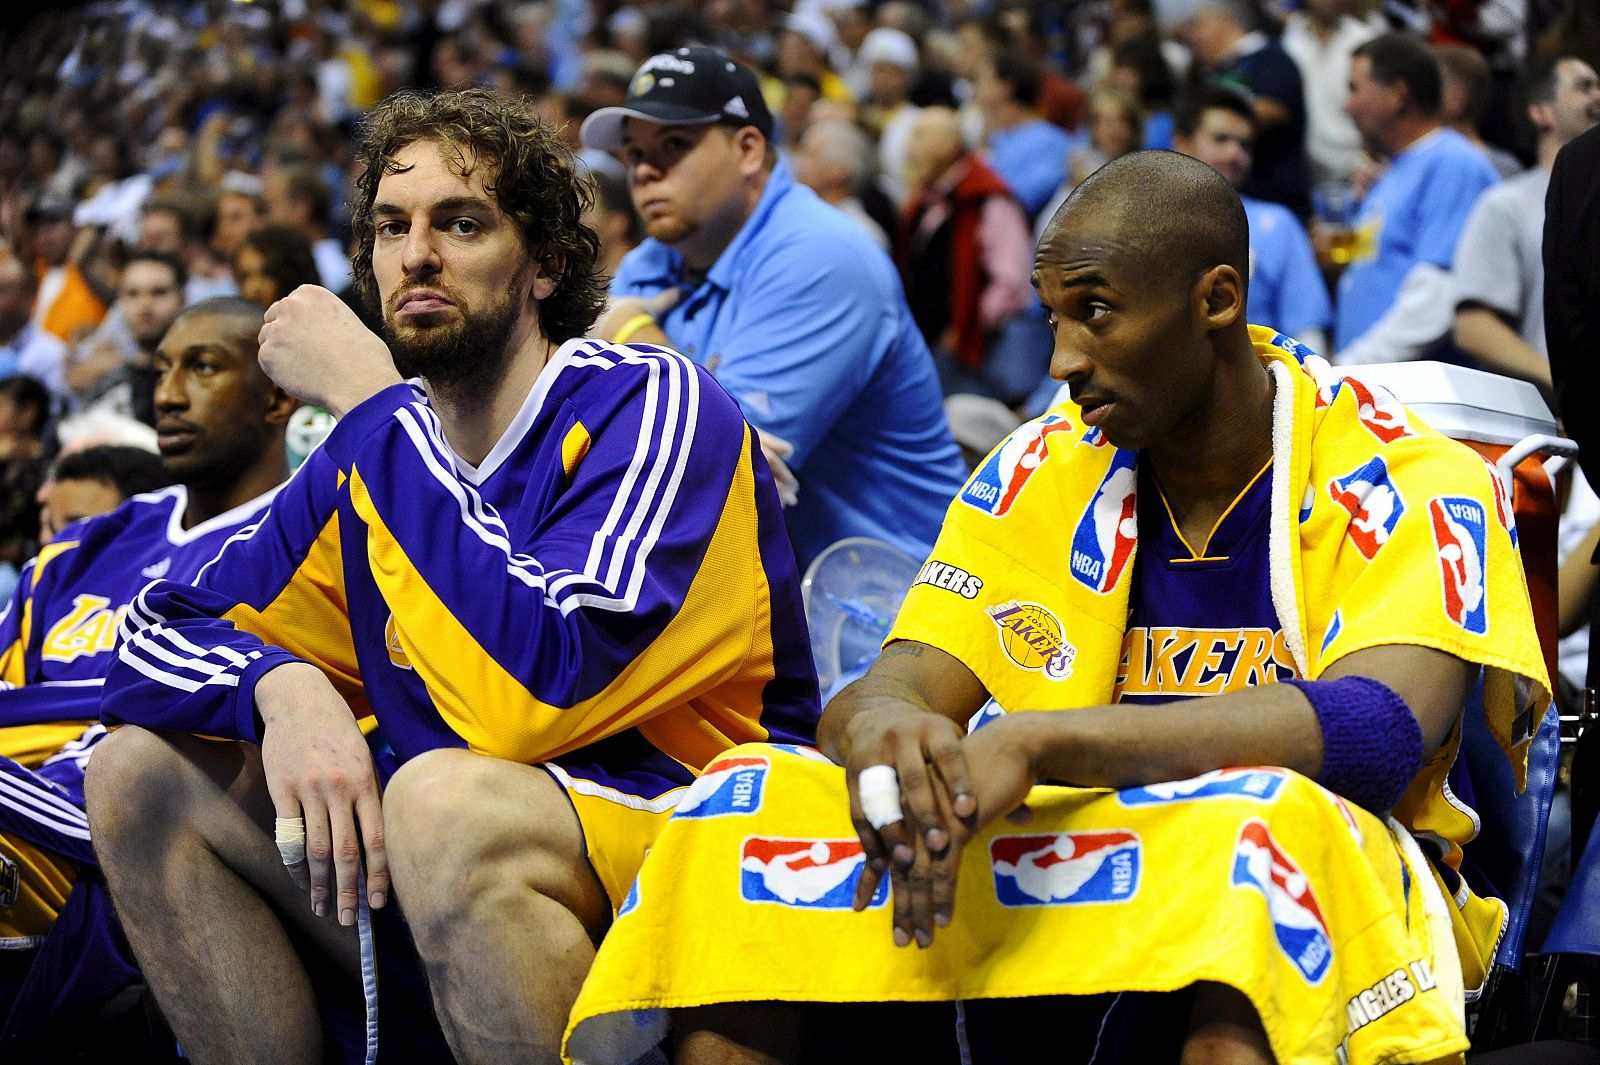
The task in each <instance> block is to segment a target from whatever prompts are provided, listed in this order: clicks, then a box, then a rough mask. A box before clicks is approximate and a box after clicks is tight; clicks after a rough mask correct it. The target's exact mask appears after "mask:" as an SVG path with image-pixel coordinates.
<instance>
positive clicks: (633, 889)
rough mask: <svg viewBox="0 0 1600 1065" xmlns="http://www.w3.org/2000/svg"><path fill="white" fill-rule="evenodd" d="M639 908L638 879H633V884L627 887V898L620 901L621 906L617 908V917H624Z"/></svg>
mask: <svg viewBox="0 0 1600 1065" xmlns="http://www.w3.org/2000/svg"><path fill="white" fill-rule="evenodd" d="M638 908H639V878H638V877H634V878H633V883H632V884H629V885H628V897H627V898H625V899H623V900H622V905H621V906H618V907H617V916H618V917H624V916H626V915H628V914H630V913H632V912H633V911H634V910H637V909H638Z"/></svg>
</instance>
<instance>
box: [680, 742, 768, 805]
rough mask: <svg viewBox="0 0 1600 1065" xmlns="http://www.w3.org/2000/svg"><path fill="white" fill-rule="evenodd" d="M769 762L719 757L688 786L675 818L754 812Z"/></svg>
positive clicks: (745, 758) (748, 758)
mask: <svg viewBox="0 0 1600 1065" xmlns="http://www.w3.org/2000/svg"><path fill="white" fill-rule="evenodd" d="M771 771H772V765H771V763H770V762H768V761H767V760H766V759H765V758H761V757H759V756H754V755H738V756H735V757H732V758H720V759H718V760H717V761H715V762H712V763H711V764H710V765H709V766H707V767H706V771H705V772H704V773H702V774H701V775H700V779H699V780H696V781H695V782H694V783H693V784H691V785H690V786H689V790H688V791H687V792H685V793H684V796H683V798H682V799H679V800H678V808H677V810H676V811H674V813H673V815H672V816H674V817H724V816H726V815H728V814H753V813H755V812H756V811H757V810H759V809H761V795H762V792H763V791H765V789H766V784H767V774H768V773H769V772H771Z"/></svg>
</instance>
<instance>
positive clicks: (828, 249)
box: [611, 162, 965, 566]
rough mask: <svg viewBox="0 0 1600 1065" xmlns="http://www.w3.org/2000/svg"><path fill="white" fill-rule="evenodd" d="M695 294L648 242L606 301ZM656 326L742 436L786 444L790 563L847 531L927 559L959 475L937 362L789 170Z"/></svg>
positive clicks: (865, 245)
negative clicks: (760, 435) (699, 370)
mask: <svg viewBox="0 0 1600 1065" xmlns="http://www.w3.org/2000/svg"><path fill="white" fill-rule="evenodd" d="M691 284H692V283H691V282H690V281H689V280H688V279H687V278H686V277H685V274H684V266H683V258H682V256H680V255H679V254H678V253H677V252H675V251H673V250H672V249H671V248H669V247H667V246H666V245H664V244H662V243H661V242H659V241H657V240H654V239H649V240H646V241H645V242H644V243H642V244H640V245H639V246H638V247H637V248H635V249H634V250H633V251H631V252H629V253H628V255H627V256H626V257H625V258H624V259H623V260H622V264H621V266H620V267H619V268H618V270H617V275H616V277H615V278H614V279H613V280H612V282H611V291H612V293H613V294H614V295H616V296H652V295H654V294H656V293H658V292H660V291H661V290H663V289H665V288H669V287H680V288H684V289H690V288H691ZM661 327H662V329H663V330H665V331H666V334H667V336H668V337H670V338H671V340H672V344H673V346H674V347H675V348H677V349H678V350H679V351H681V352H683V353H684V354H685V355H687V356H689V357H690V358H691V359H693V360H694V361H695V362H697V363H699V364H700V365H702V366H704V367H705V368H706V369H708V370H710V371H711V372H712V374H713V375H715V376H716V378H717V380H718V381H719V382H720V383H721V384H722V386H723V387H724V388H726V389H727V390H728V392H729V393H731V394H732V396H733V398H734V399H736V400H738V402H739V406H740V407H741V408H742V409H743V410H744V414H745V417H746V418H747V419H748V420H749V421H750V423H751V424H752V425H754V426H756V428H758V429H761V430H764V431H766V432H769V433H771V434H772V435H774V436H777V437H780V438H782V439H784V440H787V441H788V442H789V443H791V444H793V445H794V455H793V457H792V458H790V459H789V460H788V461H789V465H790V467H791V468H792V469H793V470H794V471H795V474H796V476H797V477H798V478H799V480H800V501H799V503H798V504H797V505H795V506H792V507H789V508H787V509H785V511H784V520H785V521H786V522H787V524H788V526H789V535H790V538H791V539H792V540H793V542H794V546H795V553H796V555H798V556H799V560H800V565H801V566H805V565H807V564H809V563H810V561H811V560H812V559H813V558H815V557H816V556H817V554H818V553H819V552H821V551H822V549H823V548H825V547H827V546H828V545H829V544H831V543H833V542H834V541H836V540H839V539H842V538H844V537H846V536H872V537H877V538H878V539H881V540H886V541H888V542H889V543H891V544H894V545H895V546H897V547H900V548H903V549H904V550H906V551H908V552H910V553H911V554H913V555H915V556H916V557H917V558H925V557H926V556H927V555H928V553H929V551H931V550H932V548H933V541H934V538H935V537H936V536H937V535H938V532H939V526H940V524H941V522H943V520H944V512H945V509H946V508H947V507H948V506H949V505H950V501H951V499H953V498H954V497H955V494H956V491H957V490H958V489H959V488H960V487H961V483H962V481H963V480H964V479H965V467H964V466H963V464H962V461H961V453H960V450H959V449H958V448H957V447H956V443H955V439H954V438H953V437H952V436H951V435H950V426H949V423H948V422H947V421H946V420H945V415H944V405H943V402H942V399H941V396H940V393H939V381H938V377H937V375H936V374H935V372H934V368H933V359H932V357H931V356H930V355H929V354H928V347H927V344H926V343H924V341H923V339H922V334H921V333H920V332H918V330H917V327H916V323H915V322H914V321H913V320H912V318H911V311H910V309H909V308H908V307H907V306H906V300H905V293H904V291H903V289H902V288H901V285H900V275H899V274H898V273H896V272H895V268H894V265H893V264H892V263H891V262H890V261H889V257H888V256H887V255H885V254H884V252H883V251H882V249H880V248H879V247H878V246H877V245H875V244H873V243H872V240H871V239H870V238H869V237H868V236H867V235H866V234H865V233H864V232H862V230H861V229H860V227H858V226H857V225H856V224H855V223H854V222H852V221H850V219H849V218H848V217H847V216H846V215H844V214H843V213H842V212H840V211H838V210H836V209H835V208H833V207H831V206H829V205H828V204H826V203H823V202H822V201H821V200H820V199H818V198H817V195H816V193H814V192H812V191H811V190H810V189H809V188H806V187H805V186H804V185H799V184H796V183H795V181H794V179H793V178H792V177H791V176H790V173H789V169H788V166H787V164H785V163H783V162H779V163H778V165H777V167H776V168H775V169H774V170H773V171H772V174H771V175H770V176H769V177H768V178H767V185H766V188H765V190H763V192H762V194H761V199H760V201H759V202H758V203H757V204H756V208H755V211H754V212H752V214H751V215H750V217H749V219H748V220H746V222H745V224H744V228H742V229H741V230H739V234H738V235H737V236H736V237H734V239H733V242H732V243H731V244H729V245H728V247H727V248H726V249H725V250H724V251H723V253H722V255H721V256H720V257H719V258H718V259H717V261H716V262H715V263H713V264H712V266H711V269H710V270H709V271H708V272H707V274H706V277H705V280H704V281H702V282H701V283H700V284H699V285H698V286H697V287H693V288H692V291H688V292H687V294H686V295H685V296H684V298H683V299H682V300H680V301H679V302H678V304H677V306H675V307H673V308H672V309H671V310H670V311H668V312H667V314H666V316H665V317H664V318H663V319H662V321H661Z"/></svg>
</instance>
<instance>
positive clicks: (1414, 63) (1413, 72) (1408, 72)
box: [1352, 33, 1444, 115]
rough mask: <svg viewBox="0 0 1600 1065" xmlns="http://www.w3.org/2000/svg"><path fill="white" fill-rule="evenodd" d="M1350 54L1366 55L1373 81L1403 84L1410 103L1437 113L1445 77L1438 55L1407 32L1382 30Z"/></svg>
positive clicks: (1430, 112) (1427, 111)
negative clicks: (1382, 31) (1386, 31)
mask: <svg viewBox="0 0 1600 1065" xmlns="http://www.w3.org/2000/svg"><path fill="white" fill-rule="evenodd" d="M1352 55H1356V56H1366V58H1367V62H1368V63H1370V64H1371V65H1372V80H1373V81H1376V82H1377V83H1378V84H1379V85H1383V86H1390V85H1393V84H1395V83H1396V82H1399V83H1401V84H1403V85H1405V87H1406V95H1408V96H1409V97H1410V98H1411V104H1412V106H1414V107H1415V108H1416V109H1417V110H1419V111H1421V112H1422V113H1423V114H1426V115H1437V114H1438V113H1439V100H1440V98H1441V97H1442V96H1443V95H1444V87H1443V83H1444V76H1443V75H1442V74H1441V73H1440V71H1439V58H1438V56H1436V55H1434V54H1433V49H1432V48H1429V47H1428V46H1427V45H1426V44H1424V43H1423V42H1422V41H1421V40H1419V39H1418V38H1416V37H1413V36H1412V35H1411V34H1409V33H1385V34H1383V35H1382V36H1379V37H1374V38H1373V39H1372V40H1370V41H1368V42H1367V43H1366V44H1363V45H1362V46H1361V47H1359V48H1357V49H1356V50H1355V51H1354V52H1353V53H1352Z"/></svg>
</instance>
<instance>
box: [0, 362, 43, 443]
mask: <svg viewBox="0 0 1600 1065" xmlns="http://www.w3.org/2000/svg"><path fill="white" fill-rule="evenodd" d="M0 396H4V397H5V398H7V399H9V400H11V403H12V405H13V406H15V407H16V408H17V413H18V414H25V413H29V412H31V414H32V417H31V418H29V419H28V420H27V421H26V423H25V424H26V425H27V427H28V429H27V431H28V435H30V436H33V437H38V438H42V437H43V436H44V428H45V426H46V425H47V424H48V423H49V421H50V411H51V406H52V400H51V397H50V390H49V389H48V388H46V387H45V386H44V382H42V381H40V380H39V379H38V378H37V377H30V376H29V375H27V374H25V373H19V374H12V375H11V376H10V377H7V378H6V379H4V380H0Z"/></svg>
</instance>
